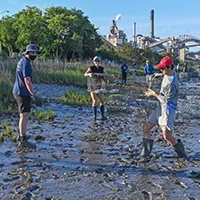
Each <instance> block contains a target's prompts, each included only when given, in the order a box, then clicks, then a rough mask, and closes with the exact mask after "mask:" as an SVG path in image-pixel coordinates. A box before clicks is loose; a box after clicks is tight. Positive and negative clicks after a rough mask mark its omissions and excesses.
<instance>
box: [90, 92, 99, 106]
mask: <svg viewBox="0 0 200 200" xmlns="http://www.w3.org/2000/svg"><path fill="white" fill-rule="evenodd" d="M90 96H91V97H92V106H97V95H96V94H95V93H93V92H91V93H90Z"/></svg>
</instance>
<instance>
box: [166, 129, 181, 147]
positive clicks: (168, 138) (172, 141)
mask: <svg viewBox="0 0 200 200" xmlns="http://www.w3.org/2000/svg"><path fill="white" fill-rule="evenodd" d="M163 136H164V139H165V140H166V141H167V142H169V143H170V144H171V145H172V146H174V145H175V144H177V143H178V140H177V139H176V138H175V137H173V136H172V131H168V130H167V131H163Z"/></svg>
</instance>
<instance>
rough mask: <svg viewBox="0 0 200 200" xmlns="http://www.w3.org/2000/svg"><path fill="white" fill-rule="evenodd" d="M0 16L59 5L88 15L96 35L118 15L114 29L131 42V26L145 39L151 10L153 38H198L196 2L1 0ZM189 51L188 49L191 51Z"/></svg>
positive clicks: (105, 31)
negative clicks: (28, 7)
mask: <svg viewBox="0 0 200 200" xmlns="http://www.w3.org/2000/svg"><path fill="white" fill-rule="evenodd" d="M1 1H2V2H1V10H0V12H2V11H4V10H9V13H6V12H4V13H2V14H1V15H0V18H1V17H2V16H5V15H9V16H12V15H14V14H16V13H18V12H19V11H21V10H23V9H26V5H28V6H36V7H37V8H39V9H40V10H42V11H43V12H44V10H45V9H46V8H48V7H51V6H55V7H56V6H62V7H67V9H71V8H76V9H80V10H82V11H83V12H84V16H88V17H89V20H90V21H91V23H92V24H94V25H95V27H96V28H99V33H101V34H102V35H106V34H108V33H109V30H110V26H111V25H112V20H114V19H115V16H116V15H117V14H119V13H122V16H121V19H120V20H118V21H117V27H118V29H120V30H123V31H124V32H125V33H126V35H127V38H128V39H129V40H132V37H133V23H134V22H135V23H136V34H142V35H143V36H149V32H150V11H151V10H152V9H153V10H154V35H155V36H156V37H160V38H163V39H164V38H166V37H171V36H174V37H175V38H177V37H178V36H179V35H192V36H195V37H198V38H200V11H199V8H200V0H190V1H186V0H162V1H161V0H141V1H136V0H123V1H117V0H116V1H111V0H110V1H109V0H100V1H96V0H73V1H72V0H33V1H27V0H1ZM191 50H192V49H191Z"/></svg>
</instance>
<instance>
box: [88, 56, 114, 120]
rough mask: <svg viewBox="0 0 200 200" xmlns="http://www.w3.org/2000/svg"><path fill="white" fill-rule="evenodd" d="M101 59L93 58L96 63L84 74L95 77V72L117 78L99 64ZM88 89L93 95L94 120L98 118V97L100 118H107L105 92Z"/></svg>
mask: <svg viewBox="0 0 200 200" xmlns="http://www.w3.org/2000/svg"><path fill="white" fill-rule="evenodd" d="M100 61H101V59H100V57H98V56H95V57H94V58H93V63H94V65H93V66H91V67H90V68H88V70H87V71H86V72H85V74H84V76H86V77H88V76H89V77H94V78H95V76H96V75H95V73H102V74H105V75H107V76H112V78H115V77H114V75H109V74H108V73H107V72H106V70H105V69H104V68H103V67H101V66H99V63H100ZM94 87H95V86H94ZM88 91H89V92H90V95H91V97H92V108H93V116H94V120H96V119H97V97H98V98H99V101H100V119H101V120H105V119H107V118H106V117H105V116H104V94H103V93H97V92H95V91H93V90H92V91H90V90H88Z"/></svg>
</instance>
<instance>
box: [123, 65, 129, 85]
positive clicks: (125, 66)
mask: <svg viewBox="0 0 200 200" xmlns="http://www.w3.org/2000/svg"><path fill="white" fill-rule="evenodd" d="M128 70H129V69H128V66H127V65H126V62H124V63H123V65H122V66H121V72H122V83H123V82H124V83H126V78H127V71H128Z"/></svg>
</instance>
